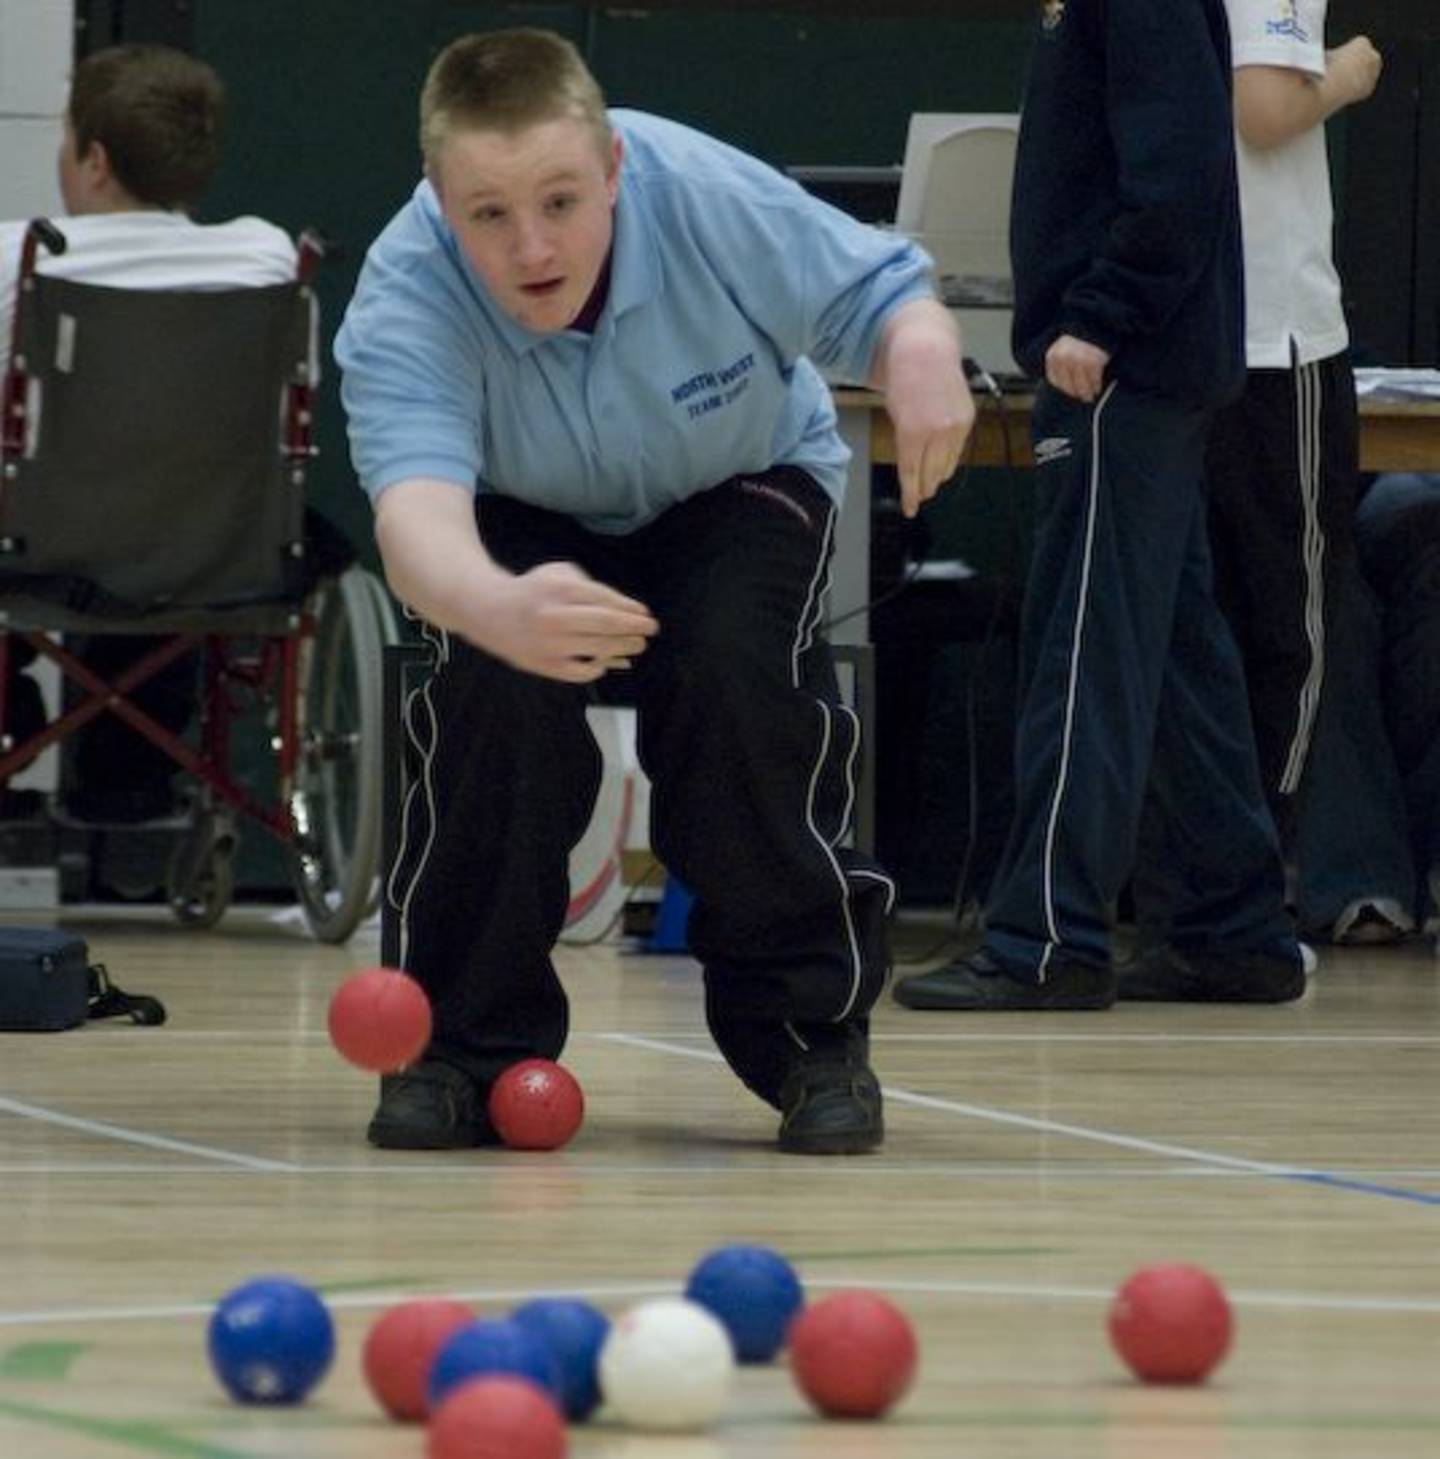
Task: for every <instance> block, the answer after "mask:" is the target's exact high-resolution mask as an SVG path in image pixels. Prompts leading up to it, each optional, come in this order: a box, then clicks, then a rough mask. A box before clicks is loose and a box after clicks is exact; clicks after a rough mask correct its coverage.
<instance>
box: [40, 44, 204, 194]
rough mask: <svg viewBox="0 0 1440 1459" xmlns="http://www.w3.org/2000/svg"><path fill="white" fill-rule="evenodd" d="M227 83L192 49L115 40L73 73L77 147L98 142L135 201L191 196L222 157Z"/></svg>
mask: <svg viewBox="0 0 1440 1459" xmlns="http://www.w3.org/2000/svg"><path fill="white" fill-rule="evenodd" d="M224 105H225V88H224V87H223V86H222V85H221V84H220V78H219V77H218V76H216V74H215V73H214V71H212V70H211V69H210V67H209V66H207V65H206V64H205V62H204V61H198V60H196V59H195V57H194V56H187V55H186V54H185V53H184V52H183V51H175V50H171V49H170V48H169V47H167V46H141V45H125V46H112V47H109V48H107V49H106V50H103V51H96V52H95V53H94V54H93V55H90V56H87V57H86V58H85V59H84V60H83V61H81V62H80V64H79V65H78V66H77V67H76V68H75V74H74V76H73V77H72V78H71V81H70V106H69V110H68V115H69V119H70V126H71V129H72V130H73V132H74V134H75V148H76V151H77V153H78V154H79V155H80V156H82V157H83V156H84V155H85V153H86V152H88V151H89V150H90V147H91V146H92V144H94V143H95V142H99V143H100V144H101V146H103V147H104V148H105V154H106V156H107V157H108V158H109V160H110V170H111V171H112V172H113V173H114V174H115V179H116V181H117V182H119V184H120V185H121V187H123V188H124V189H125V191H126V192H128V193H129V194H130V195H131V197H133V198H135V200H136V201H137V202H141V203H145V204H146V205H148V206H150V207H157V208H182V207H188V206H189V205H190V204H192V203H194V202H195V201H196V200H197V199H198V198H199V197H200V195H201V194H202V193H203V192H204V191H205V189H206V188H207V187H208V186H209V184H210V179H211V178H212V177H213V176H214V175H215V168H216V166H217V164H218V163H219V160H220V121H221V116H222V113H223V110H224Z"/></svg>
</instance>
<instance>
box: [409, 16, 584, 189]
mask: <svg viewBox="0 0 1440 1459" xmlns="http://www.w3.org/2000/svg"><path fill="white" fill-rule="evenodd" d="M562 117H570V118H574V119H575V120H576V121H581V122H584V123H586V124H587V125H588V126H589V127H590V128H591V129H592V130H593V131H594V133H595V139H596V141H597V143H598V144H599V145H600V147H601V150H602V151H605V150H608V149H609V146H610V141H611V136H612V134H611V130H610V120H609V118H608V117H607V116H606V113H605V97H604V95H603V94H602V93H601V90H600V86H599V83H598V82H597V81H596V80H595V78H594V76H592V75H591V74H590V70H589V68H588V67H587V66H586V64H585V62H584V61H583V60H582V59H581V56H580V52H579V51H577V50H576V49H575V47H574V46H573V45H571V44H570V42H569V41H567V40H566V39H565V38H564V37H563V36H559V35H556V34H555V33H554V32H553V31H548V30H532V29H526V28H516V29H513V30H495V31H487V32H486V33H484V34H483V35H467V36H462V37H461V38H460V39H459V40H457V41H452V42H451V44H450V45H448V46H446V48H445V49H444V50H443V51H441V52H440V54H439V55H438V56H437V57H436V58H435V63H434V64H433V65H432V66H431V67H430V73H429V75H427V76H426V78H425V85H424V88H423V89H422V91H421V93H420V151H421V152H422V154H423V155H424V158H425V165H426V167H427V168H433V167H434V165H435V160H436V157H437V156H438V154H439V151H440V148H441V146H442V145H443V143H444V142H445V139H446V138H447V137H448V136H450V134H451V133H452V132H455V131H457V130H459V129H469V130H472V131H498V132H518V131H523V130H524V129H525V128H526V127H532V126H536V125H538V124H539V123H541V122H549V121H556V120H558V119H560V118H562Z"/></svg>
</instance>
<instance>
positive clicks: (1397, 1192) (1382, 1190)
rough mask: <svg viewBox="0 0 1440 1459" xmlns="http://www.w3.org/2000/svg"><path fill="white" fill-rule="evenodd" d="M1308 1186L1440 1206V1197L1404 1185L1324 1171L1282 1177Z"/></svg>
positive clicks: (1300, 1172)
mask: <svg viewBox="0 0 1440 1459" xmlns="http://www.w3.org/2000/svg"><path fill="white" fill-rule="evenodd" d="M1282 1179H1284V1180H1298V1181H1300V1182H1301V1183H1302V1184H1306V1185H1324V1186H1330V1187H1331V1188H1332V1189H1334V1190H1342V1191H1354V1192H1355V1193H1356V1194H1357V1195H1362V1196H1384V1197H1385V1198H1386V1199H1387V1200H1392V1201H1413V1202H1414V1203H1415V1204H1416V1205H1417V1206H1440V1195H1427V1194H1426V1193H1425V1192H1424V1191H1412V1190H1410V1189H1409V1188H1408V1187H1406V1186H1403V1185H1380V1184H1379V1183H1378V1182H1376V1181H1373V1180H1355V1179H1352V1178H1351V1177H1350V1176H1347V1175H1331V1174H1330V1173H1329V1172H1328V1171H1324V1170H1296V1171H1291V1172H1289V1173H1288V1174H1286V1175H1284V1176H1283V1177H1282Z"/></svg>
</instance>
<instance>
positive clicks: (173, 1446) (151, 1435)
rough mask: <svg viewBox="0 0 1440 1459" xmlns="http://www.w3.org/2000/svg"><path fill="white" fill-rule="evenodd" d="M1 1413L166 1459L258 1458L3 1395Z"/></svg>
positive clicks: (154, 1428) (152, 1426)
mask: <svg viewBox="0 0 1440 1459" xmlns="http://www.w3.org/2000/svg"><path fill="white" fill-rule="evenodd" d="M0 1414H8V1415H9V1416H10V1417H11V1418H19V1419H25V1420H27V1421H28V1422H29V1423H34V1424H43V1425H45V1427H47V1428H51V1429H69V1430H70V1431H71V1432H72V1433H77V1434H84V1435H85V1437H86V1438H88V1439H99V1440H101V1441H102V1442H104V1443H111V1444H120V1445H122V1446H124V1447H125V1448H127V1449H136V1450H138V1451H139V1452H140V1453H142V1454H150V1455H159V1456H165V1459H255V1456H254V1455H253V1454H245V1453H242V1452H241V1451H240V1450H239V1449H220V1448H217V1447H216V1446H215V1445H214V1444H208V1443H204V1442H201V1441H199V1440H196V1439H187V1438H184V1437H183V1436H182V1435H180V1434H172V1433H169V1432H167V1431H166V1430H165V1429H162V1428H160V1427H159V1426H158V1425H156V1424H151V1423H124V1422H121V1421H119V1420H115V1419H103V1418H90V1417H88V1416H87V1415H85V1414H79V1413H61V1412H59V1411H58V1410H56V1409H51V1408H40V1407H38V1406H37V1405H36V1404H33V1403H12V1402H11V1401H10V1400H9V1399H3V1398H0Z"/></svg>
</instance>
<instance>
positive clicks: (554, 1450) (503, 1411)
mask: <svg viewBox="0 0 1440 1459" xmlns="http://www.w3.org/2000/svg"><path fill="white" fill-rule="evenodd" d="M567 1447H568V1445H567V1443H566V1439H565V1420H564V1419H563V1418H562V1417H561V1415H560V1410H559V1409H558V1408H557V1407H556V1405H555V1401H554V1399H552V1398H551V1397H549V1395H548V1394H545V1393H542V1392H541V1391H540V1389H539V1388H537V1387H536V1386H535V1384H533V1383H532V1382H530V1380H529V1379H528V1378H512V1377H501V1376H492V1377H488V1378H473V1379H471V1380H470V1381H469V1382H468V1383H462V1384H461V1385H460V1387H458V1388H456V1389H455V1390H454V1391H453V1392H452V1393H450V1394H449V1396H448V1397H447V1398H446V1399H445V1401H444V1402H443V1403H441V1405H440V1407H439V1408H437V1409H436V1410H435V1416H434V1417H433V1418H432V1419H431V1420H430V1435H429V1455H430V1459H565V1452H566V1449H567Z"/></svg>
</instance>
